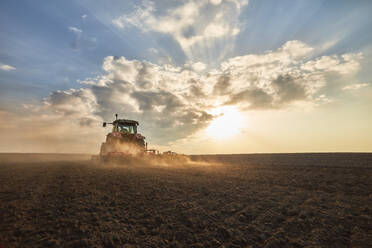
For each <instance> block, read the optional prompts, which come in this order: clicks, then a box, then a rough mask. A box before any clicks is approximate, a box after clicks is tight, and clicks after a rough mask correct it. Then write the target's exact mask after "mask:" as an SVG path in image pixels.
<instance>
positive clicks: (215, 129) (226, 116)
mask: <svg viewBox="0 0 372 248" xmlns="http://www.w3.org/2000/svg"><path fill="white" fill-rule="evenodd" d="M211 112H212V113H213V114H214V115H217V116H218V117H217V118H215V119H214V120H213V121H212V122H211V124H210V125H209V126H208V127H207V129H206V133H207V135H208V136H209V137H211V138H215V139H226V138H230V137H232V136H234V135H236V134H238V133H239V131H240V130H241V128H242V127H243V115H242V114H241V113H240V112H239V111H238V110H237V109H236V108H234V107H220V108H216V109H214V110H213V111H211Z"/></svg>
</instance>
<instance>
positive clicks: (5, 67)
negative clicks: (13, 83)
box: [0, 64, 16, 71]
mask: <svg viewBox="0 0 372 248" xmlns="http://www.w3.org/2000/svg"><path fill="white" fill-rule="evenodd" d="M15 69H16V68H15V67H13V66H11V65H5V64H0V70H3V71H13V70H15Z"/></svg>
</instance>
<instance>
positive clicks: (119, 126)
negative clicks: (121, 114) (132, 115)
mask: <svg viewBox="0 0 372 248" xmlns="http://www.w3.org/2000/svg"><path fill="white" fill-rule="evenodd" d="M112 125H113V127H112V132H119V133H126V134H136V133H137V126H138V122H137V121H133V120H125V119H119V120H115V121H114V122H113V123H112Z"/></svg>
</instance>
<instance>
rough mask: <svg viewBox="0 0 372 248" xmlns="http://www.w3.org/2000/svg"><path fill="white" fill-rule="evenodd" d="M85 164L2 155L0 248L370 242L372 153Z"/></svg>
mask: <svg viewBox="0 0 372 248" xmlns="http://www.w3.org/2000/svg"><path fill="white" fill-rule="evenodd" d="M87 159H89V158H88V157H87V156H78V155H74V156H73V155H59V156H54V155H40V154H23V155H22V154H2V155H0V247H3V248H5V247H371V244H372V154H276V155H275V154H262V155H223V156H193V157H192V159H193V161H196V162H192V163H187V164H180V163H179V164H177V163H173V164H172V163H170V164H169V165H168V166H165V165H160V166H156V164H151V165H150V164H137V165H104V166H103V165H97V164H93V163H91V162H90V161H88V160H87ZM199 161H208V163H206V162H199Z"/></svg>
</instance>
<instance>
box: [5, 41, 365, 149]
mask: <svg viewBox="0 0 372 248" xmlns="http://www.w3.org/2000/svg"><path fill="white" fill-rule="evenodd" d="M313 50H314V49H313V48H312V47H310V46H309V45H307V44H305V43H303V42H301V41H289V42H286V43H285V44H283V46H281V47H279V48H278V49H276V50H274V51H266V52H264V53H261V54H247V55H243V56H238V57H234V58H230V59H228V60H226V61H224V62H223V63H222V64H221V66H220V67H219V68H216V69H214V70H211V71H209V72H208V71H206V69H204V70H203V71H200V70H197V69H195V68H193V66H192V65H195V64H187V65H185V66H183V67H177V66H172V65H169V64H163V65H159V64H154V63H151V62H148V61H139V60H135V59H134V60H130V59H127V58H125V57H117V56H108V57H106V58H105V59H104V61H103V65H102V69H103V71H104V72H103V73H102V74H101V75H99V76H97V77H96V78H88V79H86V80H83V81H81V83H82V88H80V89H70V90H65V91H55V92H52V93H50V95H49V96H47V97H46V98H45V99H44V100H43V101H42V103H41V104H39V105H35V106H32V107H30V106H28V109H27V111H26V112H27V113H28V114H29V115H30V116H32V117H30V118H29V120H27V119H25V118H26V117H22V118H23V119H22V120H21V122H22V123H23V125H26V126H28V125H30V127H33V128H35V130H38V132H40V133H41V134H42V135H41V136H42V137H49V138H48V140H49V141H50V142H52V140H54V141H56V142H57V141H58V142H60V143H63V139H64V138H66V139H67V141H66V142H65V143H66V144H67V145H69V144H70V143H71V141H70V139H75V140H76V142H77V143H81V142H84V140H83V139H82V138H86V139H88V140H89V142H91V143H90V144H92V143H94V142H96V146H98V145H97V144H99V143H100V142H101V141H102V140H103V139H104V135H103V131H102V129H100V122H101V121H103V120H106V121H110V120H112V117H113V114H115V113H119V115H120V117H122V118H128V119H135V120H138V121H139V122H140V130H143V131H142V132H143V135H145V136H146V137H147V138H148V141H149V143H150V144H160V145H167V144H169V142H173V141H176V140H180V139H185V138H187V137H190V136H192V135H193V134H195V133H197V132H198V131H199V130H202V129H204V128H206V127H207V126H208V125H209V124H210V122H211V121H212V120H213V118H215V117H217V116H213V115H212V114H211V113H213V111H212V110H213V109H216V108H220V107H223V106H228V105H233V106H234V107H235V108H236V109H239V110H240V111H250V110H265V109H269V110H275V109H283V108H287V107H292V106H298V105H300V104H302V105H301V106H303V104H313V105H317V103H319V104H320V103H326V102H329V101H330V100H329V99H328V98H327V96H326V94H325V92H323V91H322V89H323V88H324V87H326V86H327V84H328V78H329V77H328V75H330V74H332V76H334V75H340V76H344V75H346V74H353V73H355V72H356V71H357V70H358V69H359V67H360V66H359V65H360V60H361V59H362V55H361V54H344V55H330V56H323V57H320V58H312V57H311V55H312V52H313ZM199 66H200V67H202V64H199ZM194 67H195V66H194ZM26 116H27V114H26ZM35 119H37V121H36V122H35V123H34V122H33V121H34V120H35ZM41 120H42V121H41ZM21 122H17V121H16V123H21ZM39 124H40V125H41V126H42V127H47V128H46V130H45V132H44V131H43V128H41V127H40V128H37V127H36V126H35V125H39ZM54 128H55V129H56V132H53V129H54ZM10 131H11V130H5V132H10ZM3 132H4V130H3V131H0V133H3ZM63 132H65V133H63ZM88 136H89V138H88ZM49 141H48V142H49ZM43 144H44V143H43ZM59 147H60V145H59ZM93 148H94V149H98V148H96V147H95V146H93ZM91 149H92V148H91Z"/></svg>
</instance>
